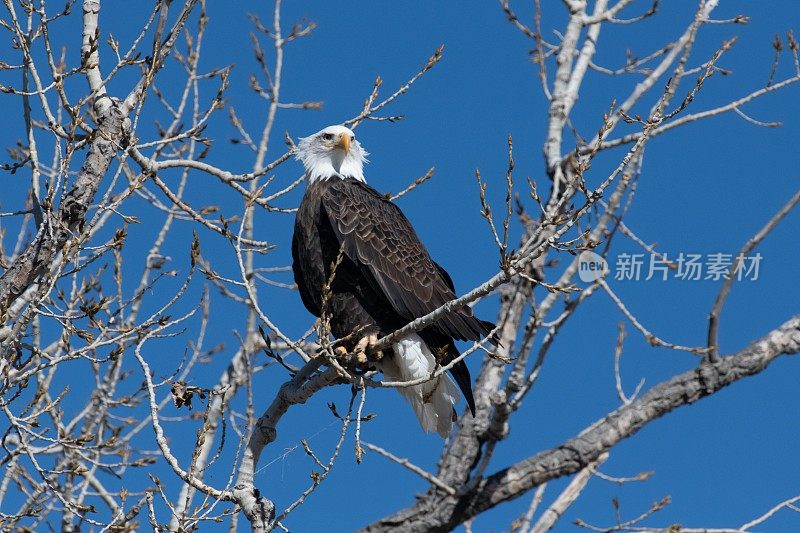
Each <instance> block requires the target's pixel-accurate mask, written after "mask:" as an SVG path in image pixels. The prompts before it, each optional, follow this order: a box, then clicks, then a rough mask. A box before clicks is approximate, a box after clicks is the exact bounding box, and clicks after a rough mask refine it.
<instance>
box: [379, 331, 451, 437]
mask: <svg viewBox="0 0 800 533" xmlns="http://www.w3.org/2000/svg"><path fill="white" fill-rule="evenodd" d="M394 353H395V357H394V358H392V357H385V358H383V359H382V360H381V361H380V362H379V363H378V365H377V366H378V369H379V370H380V371H381V372H383V375H384V376H385V377H386V379H387V380H391V381H410V380H412V379H419V378H423V377H428V376H430V374H431V372H432V371H433V370H435V369H436V359H435V358H434V357H433V353H431V350H430V348H428V345H427V344H425V342H424V341H423V340H422V339H421V338H420V336H419V335H417V334H416V333H412V334H411V335H408V336H407V337H404V338H402V339H400V341H399V342H397V343H396V344H395V345H394ZM397 390H398V391H400V393H401V394H402V395H403V396H405V398H406V399H407V400H408V401H409V402H410V403H411V407H413V408H414V412H415V413H416V415H417V418H418V419H419V423H420V425H421V426H422V428H423V429H424V430H425V431H436V432H437V433H439V435H441V436H442V438H446V437H447V436H448V435H449V434H450V428H451V427H452V425H453V406H454V405H455V403H456V401H457V400H458V388H457V387H456V385H455V383H453V381H452V380H451V379H450V376H448V375H446V374H443V375H441V376H439V377H438V378H436V379H434V380H431V381H428V382H426V383H423V384H421V385H414V386H412V387H401V388H398V389H397Z"/></svg>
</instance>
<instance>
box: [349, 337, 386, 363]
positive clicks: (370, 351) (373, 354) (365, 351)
mask: <svg viewBox="0 0 800 533" xmlns="http://www.w3.org/2000/svg"><path fill="white" fill-rule="evenodd" d="M377 342H378V334H377V333H370V334H368V335H366V336H365V337H362V338H361V340H359V341H358V342H357V343H356V347H355V349H354V350H353V354H354V355H355V356H356V362H357V363H358V364H359V365H365V364H367V361H368V360H370V361H380V360H381V358H383V352H382V351H380V350H375V344H376V343H377Z"/></svg>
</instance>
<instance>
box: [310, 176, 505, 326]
mask: <svg viewBox="0 0 800 533" xmlns="http://www.w3.org/2000/svg"><path fill="white" fill-rule="evenodd" d="M322 207H323V209H324V211H325V213H327V216H328V219H329V221H330V223H331V227H332V228H333V231H334V233H335V234H336V236H337V238H338V239H339V242H340V243H341V244H343V245H344V253H345V254H346V255H347V257H348V258H349V259H350V260H351V261H353V263H355V264H356V265H358V266H359V268H361V269H362V273H363V274H364V276H365V277H366V278H371V279H370V280H371V281H373V282H374V283H375V284H376V285H377V287H378V288H379V289H380V291H379V292H380V293H381V294H383V295H384V296H385V298H386V303H387V304H388V305H391V307H392V308H393V309H394V311H395V312H396V313H397V314H399V315H400V316H402V317H403V318H405V319H406V320H408V321H411V320H414V319H415V318H419V317H421V316H424V315H426V314H428V313H430V312H431V311H433V310H434V309H436V308H438V307H440V306H442V305H443V304H444V303H445V302H447V301H449V300H453V299H455V297H456V296H455V294H454V292H453V289H452V281H451V280H450V279H449V276H448V275H447V273H446V272H444V271H443V270H442V269H441V267H439V265H437V264H436V263H435V262H434V261H433V259H431V257H430V255H429V254H428V251H427V250H426V249H425V246H424V245H423V244H422V242H420V240H419V237H418V236H417V233H416V232H415V231H414V228H413V227H412V226H411V224H410V223H409V221H408V219H407V218H406V217H405V215H404V214H403V212H402V211H401V210H400V208H399V207H397V206H396V205H395V204H393V203H392V202H390V201H389V200H387V199H386V198H385V197H383V196H382V195H381V194H380V193H378V192H377V191H375V190H374V189H373V188H371V187H369V186H368V185H366V184H365V183H362V182H360V181H357V180H353V179H344V180H341V181H338V182H336V183H334V184H332V185H331V186H330V187H329V188H328V190H327V191H326V192H325V194H324V196H323V197H322ZM434 326H435V328H436V329H438V330H440V331H441V332H442V333H444V334H446V335H448V336H450V337H452V338H454V339H459V340H473V341H474V340H479V339H480V338H482V337H484V336H486V335H487V334H488V333H489V332H490V330H491V329H492V327H493V325H492V324H490V323H488V322H484V321H481V320H478V319H477V318H475V317H474V316H472V310H471V309H470V308H469V307H462V308H460V309H458V310H456V311H453V312H451V313H448V314H446V315H445V316H443V317H442V318H440V319H439V320H438V321H437V322H436V323H435V324H434Z"/></svg>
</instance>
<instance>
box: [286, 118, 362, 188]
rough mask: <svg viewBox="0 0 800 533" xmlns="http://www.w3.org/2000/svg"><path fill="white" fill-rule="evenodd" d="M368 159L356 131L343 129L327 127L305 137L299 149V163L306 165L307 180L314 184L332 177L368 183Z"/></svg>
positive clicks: (342, 127)
mask: <svg viewBox="0 0 800 533" xmlns="http://www.w3.org/2000/svg"><path fill="white" fill-rule="evenodd" d="M367 155H369V154H368V153H367V152H366V150H364V149H363V148H362V147H361V144H360V143H359V142H358V141H357V140H356V134H355V133H353V130H351V129H350V128H346V127H344V126H328V127H327V128H325V129H323V130H321V131H318V132H317V133H315V134H314V135H310V136H308V137H303V138H302V139H300V143H299V144H298V145H297V159H299V160H300V161H302V162H303V167H305V169H306V176H307V177H308V180H309V181H312V182H313V181H315V180H318V179H328V178H333V177H337V178H340V179H342V178H355V179H357V180H359V181H366V180H364V163H366V162H367Z"/></svg>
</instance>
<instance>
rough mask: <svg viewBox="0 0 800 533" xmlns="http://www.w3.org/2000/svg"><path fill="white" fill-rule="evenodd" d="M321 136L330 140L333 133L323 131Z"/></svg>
mask: <svg viewBox="0 0 800 533" xmlns="http://www.w3.org/2000/svg"><path fill="white" fill-rule="evenodd" d="M322 138H323V139H324V140H326V141H332V140H333V133H323V134H322Z"/></svg>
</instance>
